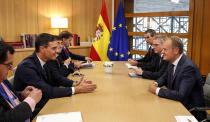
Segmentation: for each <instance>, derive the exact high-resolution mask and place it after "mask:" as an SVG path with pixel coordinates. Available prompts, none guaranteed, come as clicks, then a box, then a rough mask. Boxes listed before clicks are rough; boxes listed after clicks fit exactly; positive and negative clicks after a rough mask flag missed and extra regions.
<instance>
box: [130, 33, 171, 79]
mask: <svg viewBox="0 0 210 122" xmlns="http://www.w3.org/2000/svg"><path fill="white" fill-rule="evenodd" d="M166 39H167V36H165V35H156V36H155V39H154V40H153V44H152V46H153V49H154V52H155V53H156V54H158V55H159V57H158V60H157V61H156V62H155V68H154V71H149V70H142V68H140V67H139V68H137V69H134V73H135V74H136V75H142V77H143V78H148V79H152V80H157V79H158V78H159V77H160V76H161V75H163V74H164V72H165V71H166V69H167V67H168V63H169V62H168V61H165V60H163V55H162V54H161V52H162V50H163V43H164V42H165V40H166Z"/></svg>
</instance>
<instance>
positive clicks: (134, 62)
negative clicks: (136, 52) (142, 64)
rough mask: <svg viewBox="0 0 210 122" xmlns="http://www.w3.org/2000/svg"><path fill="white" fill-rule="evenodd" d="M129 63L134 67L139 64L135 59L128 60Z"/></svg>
mask: <svg viewBox="0 0 210 122" xmlns="http://www.w3.org/2000/svg"><path fill="white" fill-rule="evenodd" d="M128 63H130V64H131V65H132V66H137V64H138V62H137V61H134V60H133V59H128Z"/></svg>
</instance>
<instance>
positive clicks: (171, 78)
mask: <svg viewBox="0 0 210 122" xmlns="http://www.w3.org/2000/svg"><path fill="white" fill-rule="evenodd" d="M162 53H163V57H164V60H167V61H169V62H171V64H169V66H168V69H167V71H166V72H165V73H164V74H163V75H162V76H161V77H160V78H159V79H158V80H157V81H156V82H155V83H153V84H151V85H150V87H149V91H150V92H152V93H154V94H156V95H158V96H160V97H164V98H168V99H172V100H177V101H180V102H181V103H182V104H183V105H184V106H185V107H186V108H187V109H188V110H189V109H191V108H193V107H201V106H204V96H203V87H202V82H201V74H200V71H199V69H198V68H197V66H196V65H195V64H194V63H193V62H192V61H191V60H190V59H188V58H187V56H186V55H184V54H183V43H182V41H181V39H180V38H179V37H177V36H172V37H170V38H168V39H167V40H166V41H165V42H164V44H163V52H162ZM163 85H165V86H167V88H168V89H164V88H160V87H162V86H163ZM192 114H193V115H194V116H195V117H196V118H197V119H198V120H199V121H201V120H203V119H205V118H206V113H205V112H201V113H199V112H193V113H192Z"/></svg>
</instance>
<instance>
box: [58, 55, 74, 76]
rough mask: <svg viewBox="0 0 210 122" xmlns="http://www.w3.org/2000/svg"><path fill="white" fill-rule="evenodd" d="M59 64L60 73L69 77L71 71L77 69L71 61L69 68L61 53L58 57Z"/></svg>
mask: <svg viewBox="0 0 210 122" xmlns="http://www.w3.org/2000/svg"><path fill="white" fill-rule="evenodd" d="M57 64H58V66H56V67H58V70H59V72H60V74H61V75H62V76H64V77H67V76H68V75H69V74H70V73H73V72H74V71H75V70H76V69H75V68H74V66H72V65H71V63H70V64H69V66H68V68H67V67H66V66H65V65H64V60H63V59H62V57H61V56H60V55H59V56H58V57H57Z"/></svg>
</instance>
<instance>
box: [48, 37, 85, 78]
mask: <svg viewBox="0 0 210 122" xmlns="http://www.w3.org/2000/svg"><path fill="white" fill-rule="evenodd" d="M57 42H58V48H59V49H58V54H57V56H56V61H55V60H53V61H49V63H53V62H54V63H53V64H54V65H55V64H56V65H57V66H56V67H57V71H58V72H59V74H61V75H62V76H64V77H67V76H68V75H69V74H70V73H73V74H81V73H80V72H79V70H77V69H75V67H74V66H72V65H71V63H72V62H71V58H70V57H69V58H68V59H66V60H63V58H62V57H61V55H59V54H60V53H61V51H62V49H63V48H64V45H63V41H62V39H60V38H59V37H57ZM53 64H51V65H53ZM49 66H50V64H49ZM50 67H52V68H53V66H50ZM54 68H55V67H54ZM54 70H55V69H54ZM81 75H82V74H81Z"/></svg>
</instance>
